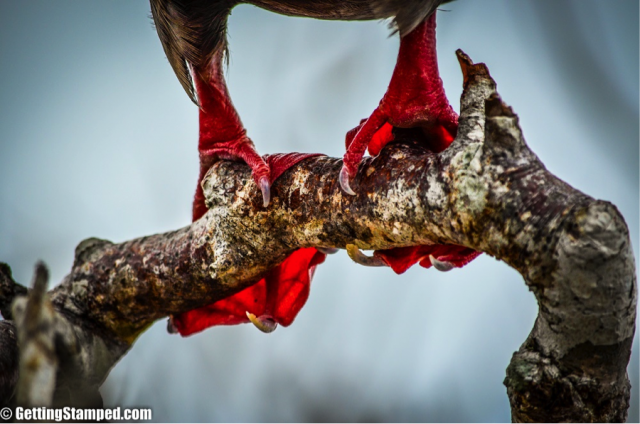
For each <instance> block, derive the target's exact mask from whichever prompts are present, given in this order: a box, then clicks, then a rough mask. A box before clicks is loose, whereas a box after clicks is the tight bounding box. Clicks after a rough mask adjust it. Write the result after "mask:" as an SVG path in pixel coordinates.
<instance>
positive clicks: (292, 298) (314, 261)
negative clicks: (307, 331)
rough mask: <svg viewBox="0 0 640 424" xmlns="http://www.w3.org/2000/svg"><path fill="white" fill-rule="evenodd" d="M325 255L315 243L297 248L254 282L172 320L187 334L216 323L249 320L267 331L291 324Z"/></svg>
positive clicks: (239, 322)
mask: <svg viewBox="0 0 640 424" xmlns="http://www.w3.org/2000/svg"><path fill="white" fill-rule="evenodd" d="M325 257H326V255H325V254H324V253H320V252H319V251H318V250H317V249H316V248H314V247H307V248H303V249H298V250H296V251H295V252H293V253H292V254H291V255H289V256H288V257H287V259H285V261H284V262H283V263H282V264H280V265H278V266H277V267H275V268H273V269H271V270H270V271H268V272H267V274H266V275H265V276H264V277H263V278H261V279H260V280H259V281H258V282H257V283H255V284H254V285H252V286H250V287H247V288H246V289H244V290H242V291H241V292H239V293H236V294H235V295H233V296H231V297H228V298H226V299H222V300H219V301H217V302H216V303H213V304H211V305H208V306H205V307H202V308H198V309H194V310H191V311H189V312H185V313H183V314H180V315H176V316H174V317H173V318H172V321H171V322H172V324H173V326H174V327H175V329H176V330H177V331H178V332H179V333H180V334H181V335H182V336H188V335H190V334H194V333H197V332H200V331H202V330H205V329H207V328H209V327H212V326H215V325H235V324H243V323H248V322H252V323H253V324H254V325H255V326H256V327H257V328H258V329H259V330H261V331H263V332H265V333H270V332H272V331H273V330H275V329H276V327H277V325H278V324H280V325H282V326H285V327H286V326H288V325H290V324H291V323H292V322H293V320H294V319H295V318H296V316H297V315H298V312H300V309H302V307H303V306H304V304H305V303H306V301H307V298H308V297H309V288H310V285H311V279H312V277H313V274H314V272H315V269H316V266H317V265H319V264H321V263H322V262H324V260H325Z"/></svg>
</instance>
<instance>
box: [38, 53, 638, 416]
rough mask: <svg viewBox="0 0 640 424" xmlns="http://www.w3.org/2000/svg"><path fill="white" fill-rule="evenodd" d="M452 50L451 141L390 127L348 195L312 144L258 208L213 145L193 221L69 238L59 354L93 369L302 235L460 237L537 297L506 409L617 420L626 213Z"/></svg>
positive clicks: (248, 274) (629, 299) (302, 240)
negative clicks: (138, 234) (546, 154)
mask: <svg viewBox="0 0 640 424" xmlns="http://www.w3.org/2000/svg"><path fill="white" fill-rule="evenodd" d="M458 58H459V60H460V64H461V67H462V71H463V75H464V92H463V95H462V99H461V115H460V120H459V122H460V126H459V129H458V135H457V137H456V140H455V141H454V143H453V144H452V145H451V146H450V147H449V148H448V149H447V150H445V151H444V152H442V153H439V154H434V153H432V152H430V151H428V150H426V149H425V148H424V147H423V145H422V144H421V143H420V142H419V140H420V138H421V137H422V135H421V134H420V133H419V132H416V131H413V130H395V136H396V142H394V143H391V144H389V145H388V146H387V147H385V149H383V151H382V152H381V153H380V155H378V156H377V157H375V158H367V159H365V160H364V161H363V163H362V164H361V166H360V168H359V171H358V174H357V175H356V177H355V179H354V181H353V188H354V189H355V191H356V192H357V195H356V196H347V195H344V194H343V193H342V191H341V189H340V186H339V184H338V182H337V176H338V174H339V171H340V168H341V165H342V163H341V161H340V160H338V159H333V158H328V157H315V158H310V159H307V160H305V161H303V162H300V163H299V164H298V165H296V166H295V167H293V168H292V169H290V170H289V171H287V172H286V173H284V174H283V175H282V177H280V179H279V180H278V181H277V182H276V183H275V184H274V186H273V187H272V202H271V205H270V206H269V207H268V208H266V209H265V208H264V207H263V206H262V198H261V195H260V190H259V189H258V188H257V187H256V185H255V184H254V182H253V180H252V178H251V175H250V171H249V169H248V168H247V167H246V166H245V165H243V164H241V163H236V162H224V161H221V162H218V163H216V164H215V165H214V166H213V167H212V168H211V169H210V170H209V173H208V174H207V176H206V177H205V179H204V180H203V187H204V192H205V196H206V202H207V206H208V207H209V211H208V212H207V214H206V215H205V216H204V217H203V218H202V219H200V220H199V221H197V222H195V223H193V224H192V225H190V226H188V227H185V228H182V229H180V230H177V231H173V232H170V233H166V234H157V235H153V236H149V237H143V238H140V239H136V240H132V241H129V242H126V243H121V244H113V243H111V242H108V241H105V240H99V239H88V240H85V241H83V242H82V243H80V245H79V246H78V248H77V249H76V259H75V263H74V266H73V268H72V270H71V273H70V274H69V275H68V276H67V277H65V279H64V280H63V282H62V283H61V284H60V285H59V286H57V287H56V288H55V289H53V290H52V291H51V292H50V298H51V301H52V303H53V305H54V307H55V308H56V310H57V311H59V312H60V314H59V316H60V317H64V319H61V320H60V322H62V324H60V325H61V326H62V327H64V326H65V325H66V326H67V327H68V328H69V330H64V331H62V332H61V334H65V337H66V338H65V339H64V340H65V343H64V346H76V349H77V350H76V351H72V350H70V352H71V353H69V354H68V358H71V359H70V360H69V361H68V363H70V364H72V366H69V367H68V369H73V370H75V372H76V374H75V375H76V376H77V377H75V378H77V379H78V381H80V378H81V377H82V378H84V380H86V381H90V384H91V385H92V387H94V386H95V385H99V384H100V383H101V382H102V380H103V379H104V378H105V376H106V374H107V373H108V371H109V369H110V367H111V366H112V365H113V364H114V363H115V361H117V359H118V358H119V357H120V356H121V355H123V354H124V353H126V351H127V349H128V348H129V347H130V346H131V344H132V343H133V341H134V340H135V339H136V337H137V336H138V335H140V334H141V333H142V332H143V331H144V330H145V329H146V328H147V327H148V326H149V325H151V324H152V323H153V322H154V321H155V320H157V319H160V318H162V317H164V316H167V315H169V314H178V313H181V312H185V311H188V310H190V309H193V308H196V307H200V306H204V305H207V304H209V303H212V302H215V301H217V300H219V299H222V298H225V297H227V296H229V295H231V294H233V293H236V292H238V291H240V290H242V289H243V288H245V287H247V286H249V285H251V284H252V283H254V282H255V281H257V280H258V279H259V278H260V277H261V276H262V275H263V274H264V273H265V272H266V271H267V270H269V269H270V268H272V267H273V266H275V265H277V264H278V263H280V262H281V261H282V260H283V259H284V258H285V257H286V256H287V255H288V254H289V253H291V252H292V251H293V250H295V249H298V248H300V247H308V246H316V247H322V248H336V247H338V248H345V247H346V246H347V245H355V246H356V247H358V248H360V249H389V248H394V247H404V246H412V245H422V244H430V243H438V244H458V245H463V246H467V247H469V248H472V249H475V250H480V251H483V252H486V253H487V254H489V255H492V256H494V257H496V258H498V259H500V260H503V261H504V262H505V263H507V264H509V265H510V266H512V267H513V268H515V269H516V270H518V271H519V272H520V273H521V274H522V276H523V277H524V279H525V282H526V284H527V285H528V287H529V288H530V290H531V291H532V292H533V293H534V295H535V296H536V299H537V301H538V304H539V306H540V312H539V315H538V319H537V320H536V324H535V326H534V329H533V331H532V333H531V334H530V336H529V338H528V339H527V341H526V342H525V344H524V345H523V346H522V347H521V349H520V351H519V352H517V353H516V354H515V355H514V358H513V360H512V362H511V365H510V366H509V368H508V370H507V378H506V380H505V384H506V385H507V391H508V394H509V398H510V401H511V405H512V416H513V419H514V420H515V421H559V420H578V421H580V420H595V421H619V420H624V419H625V418H626V410H627V408H628V399H629V381H628V378H627V375H626V365H627V363H628V360H629V355H630V347H631V340H632V339H633V334H634V331H635V327H634V323H635V315H636V292H637V288H636V276H635V266H634V263H633V253H632V251H631V245H630V242H629V235H628V229H627V226H626V224H625V223H624V219H623V218H622V216H620V214H619V212H618V211H617V209H616V208H615V206H613V205H611V204H610V203H607V202H603V201H597V200H594V199H593V198H590V197H589V196H587V195H585V194H583V193H581V192H579V191H577V190H575V189H574V188H573V187H571V186H569V185H568V184H566V183H564V182H563V181H561V180H559V179H558V178H556V177H555V176H554V175H552V174H551V173H550V172H548V171H547V170H546V168H545V167H544V165H543V164H542V163H541V162H540V161H539V159H538V158H537V157H536V156H535V154H534V153H533V152H531V150H530V149H529V148H528V146H527V145H526V143H525V141H524V137H523V136H522V133H521V130H520V127H519V125H518V117H517V116H516V115H515V114H514V113H513V111H512V110H511V108H509V107H508V106H507V105H506V104H504V103H503V102H502V100H501V98H500V96H499V95H498V94H497V92H496V85H495V82H494V81H493V80H492V79H491V77H490V75H489V73H488V70H487V69H486V67H485V66H484V65H483V64H478V65H474V64H473V63H472V62H471V61H470V60H469V58H468V57H467V56H466V55H464V53H462V52H458ZM350 249H351V252H352V253H354V252H356V250H355V248H354V247H350ZM265 252H268V253H265ZM363 260H364V259H363ZM365 262H366V261H365ZM67 327H64V328H67ZM86 346H88V347H86ZM103 351H106V352H108V354H107V355H104V354H101V352H103ZM86 352H88V353H86ZM81 358H82V359H81ZM84 380H83V381H84Z"/></svg>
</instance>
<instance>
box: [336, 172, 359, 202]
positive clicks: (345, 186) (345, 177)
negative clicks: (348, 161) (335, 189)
mask: <svg viewBox="0 0 640 424" xmlns="http://www.w3.org/2000/svg"><path fill="white" fill-rule="evenodd" d="M339 181H340V187H342V191H344V192H345V193H347V194H350V195H351V196H355V195H356V193H355V192H354V191H353V190H351V186H350V185H349V172H348V171H347V168H345V167H344V166H342V170H340V178H339Z"/></svg>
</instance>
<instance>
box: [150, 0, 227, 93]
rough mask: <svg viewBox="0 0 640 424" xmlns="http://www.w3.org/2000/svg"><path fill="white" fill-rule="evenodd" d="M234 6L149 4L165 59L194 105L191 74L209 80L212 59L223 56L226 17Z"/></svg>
mask: <svg viewBox="0 0 640 424" xmlns="http://www.w3.org/2000/svg"><path fill="white" fill-rule="evenodd" d="M236 3H237V2H235V1H202V0H195V1H194V0H151V14H152V16H153V20H154V23H155V26H156V30H157V31H158V36H159V37H160V41H161V42H162V47H163V48H164V51H165V54H166V55H167V59H168V60H169V63H170V64H171V67H172V68H173V70H174V72H175V73H176V75H177V77H178V80H179V81H180V84H181V85H182V87H183V88H184V90H185V91H186V92H187V94H188V95H189V98H190V99H191V100H192V101H193V102H194V103H195V104H198V99H197V93H196V90H195V87H194V84H193V78H192V75H191V71H193V72H195V73H197V74H198V76H199V77H201V78H202V79H203V80H205V81H207V80H209V78H210V72H211V70H210V66H209V65H210V64H211V60H212V58H213V56H214V55H215V54H216V53H221V54H220V57H222V56H223V55H224V53H225V52H226V35H227V17H228V16H229V13H230V11H231V8H233V6H235V5H236ZM190 68H191V69H190Z"/></svg>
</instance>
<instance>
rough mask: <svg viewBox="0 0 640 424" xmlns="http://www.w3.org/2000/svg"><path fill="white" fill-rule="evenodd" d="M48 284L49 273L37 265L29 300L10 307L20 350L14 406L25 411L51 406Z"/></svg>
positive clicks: (53, 381) (55, 362)
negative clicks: (27, 408)
mask: <svg viewBox="0 0 640 424" xmlns="http://www.w3.org/2000/svg"><path fill="white" fill-rule="evenodd" d="M48 280H49V271H48V270H47V268H46V267H45V265H44V264H43V263H42V262H38V263H37V264H36V268H35V273H34V277H33V288H32V290H31V293H30V294H29V297H28V298H25V297H21V298H19V299H17V300H16V301H15V302H14V305H13V316H14V317H15V320H16V327H17V328H18V344H19V347H20V374H19V375H20V379H19V380H18V404H19V405H23V406H25V407H34V406H51V402H52V400H53V392H54V389H55V384H56V372H57V370H58V358H57V357H56V355H55V348H54V340H53V334H54V333H53V331H54V328H53V326H52V323H53V314H54V312H53V308H52V306H51V303H50V302H49V301H48V299H47V295H46V292H47V284H48Z"/></svg>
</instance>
